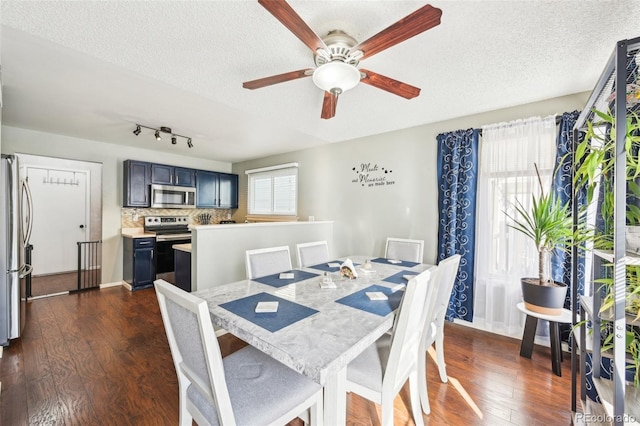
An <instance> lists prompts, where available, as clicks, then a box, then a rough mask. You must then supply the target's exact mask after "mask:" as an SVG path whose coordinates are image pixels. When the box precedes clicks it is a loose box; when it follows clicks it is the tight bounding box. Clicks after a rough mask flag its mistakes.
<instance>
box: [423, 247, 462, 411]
mask: <svg viewBox="0 0 640 426" xmlns="http://www.w3.org/2000/svg"><path fill="white" fill-rule="evenodd" d="M459 265H460V255H459V254H454V255H452V256H449V257H447V258H446V259H444V260H442V261H441V262H440V263H439V264H438V269H437V270H436V272H435V273H434V274H433V277H432V279H431V285H432V286H434V288H435V290H434V291H435V297H434V304H433V306H432V307H430V308H428V312H427V314H426V318H425V325H424V331H425V332H424V335H423V337H422V341H421V342H420V352H419V357H420V361H419V367H420V369H419V377H420V403H421V405H422V411H424V413H425V414H429V413H430V412H431V407H430V405H429V395H428V393H427V364H426V362H427V359H428V357H427V356H426V353H427V349H429V347H430V346H431V345H432V344H434V343H435V346H436V358H437V363H438V372H439V374H440V380H441V381H442V382H443V383H446V382H447V381H448V378H447V369H446V364H445V362H444V319H445V316H446V314H447V309H448V308H449V299H450V298H451V292H452V290H453V284H454V283H455V280H456V276H457V274H458V267H459Z"/></svg>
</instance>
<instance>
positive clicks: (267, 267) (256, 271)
mask: <svg viewBox="0 0 640 426" xmlns="http://www.w3.org/2000/svg"><path fill="white" fill-rule="evenodd" d="M246 269H247V279H253V278H260V277H264V276H266V275H273V274H277V273H278V272H284V271H290V270H291V254H290V252H289V246H282V247H270V248H265V249H256V250H247V251H246Z"/></svg>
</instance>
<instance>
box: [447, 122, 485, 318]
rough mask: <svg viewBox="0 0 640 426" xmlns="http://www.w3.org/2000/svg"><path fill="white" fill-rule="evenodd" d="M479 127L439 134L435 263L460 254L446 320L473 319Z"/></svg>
mask: <svg viewBox="0 0 640 426" xmlns="http://www.w3.org/2000/svg"><path fill="white" fill-rule="evenodd" d="M479 139H480V130H479V129H467V130H457V131H455V132H448V133H442V134H439V135H438V137H437V141H438V169H437V173H438V213H439V219H438V262H439V261H441V260H443V259H445V258H447V257H449V256H451V255H454V254H460V256H461V259H460V269H459V270H458V275H457V277H456V282H455V284H454V287H453V292H452V294H451V299H450V300H449V309H448V310H447V316H446V318H447V320H449V321H452V320H453V319H454V318H460V319H463V320H465V321H473V271H474V250H475V233H476V225H475V221H476V188H477V186H478V141H479Z"/></svg>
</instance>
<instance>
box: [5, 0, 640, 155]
mask: <svg viewBox="0 0 640 426" xmlns="http://www.w3.org/2000/svg"><path fill="white" fill-rule="evenodd" d="M289 3H290V4H291V6H292V7H293V8H294V9H295V10H296V12H297V13H298V14H299V15H300V16H301V17H302V18H303V19H304V20H305V21H306V22H307V23H308V24H309V26H310V27H311V28H312V29H313V30H314V31H315V32H316V33H317V34H319V35H320V36H323V35H325V34H326V33H327V32H328V31H330V30H334V29H341V30H343V31H345V32H347V33H349V34H350V35H352V36H353V37H355V38H356V39H357V40H359V41H362V40H364V39H367V38H369V37H371V36H372V35H374V34H376V33H378V32H379V31H381V30H382V29H384V28H386V27H387V26H389V25H390V24H392V23H394V22H396V21H398V20H399V19H401V18H403V17H404V16H406V15H408V14H409V13H411V12H413V11H414V10H416V9H418V8H419V7H421V6H423V5H424V4H426V2H424V1H300V0H290V1H289ZM430 4H432V5H433V6H435V7H438V8H440V9H442V21H441V24H440V25H439V26H437V27H435V28H433V29H431V30H429V31H426V32H424V33H422V34H419V35H417V36H415V37H413V38H411V39H409V40H407V41H405V42H403V43H401V44H399V45H396V46H394V47H392V48H390V49H387V50H385V51H384V52H381V53H379V54H377V55H375V56H373V57H371V58H367V59H365V60H363V61H362V62H361V66H362V67H365V68H367V69H370V70H372V71H375V72H377V73H380V74H383V75H385V76H388V77H392V78H394V79H396V80H400V81H403V82H405V83H408V84H411V85H413V86H417V87H420V88H421V89H422V92H421V94H420V96H419V97H417V98H415V99H412V100H406V99H403V98H401V97H398V96H394V95H392V94H389V93H387V92H385V91H382V90H379V89H376V88H373V87H371V86H368V85H365V84H359V85H358V86H356V87H355V88H354V89H352V90H350V91H348V92H345V93H344V94H343V95H342V96H340V99H339V101H338V106H337V113H336V117H335V118H333V119H331V120H322V119H321V118H320V111H321V105H322V96H323V92H322V91H321V90H320V89H318V88H316V87H315V86H314V84H313V82H312V80H311V79H310V78H304V79H300V80H295V81H290V82H287V83H282V84H277V85H274V86H270V87H266V88H262V89H257V90H253V91H251V90H246V89H243V88H242V82H243V81H248V80H254V79H257V78H261V77H266V76H270V75H273V74H280V73H284V72H287V71H293V70H299V69H303V68H307V67H313V57H312V54H311V52H310V51H309V49H308V48H307V47H306V46H305V45H304V44H303V43H301V42H300V41H299V40H298V39H297V38H296V37H295V36H294V35H293V34H292V33H290V32H289V31H288V30H287V29H286V28H285V27H284V26H283V25H282V24H281V23H280V22H278V21H277V20H276V19H275V18H274V17H273V16H272V15H271V14H269V13H268V12H267V11H266V10H265V9H264V8H263V7H261V6H260V5H259V4H258V3H257V1H254V0H248V1H238V0H235V1H141V2H137V1H97V2H93V1H92V2H85V1H72V2H63V1H42V2H38V1H7V0H3V1H2V2H1V13H2V15H1V22H2V28H1V30H2V32H1V45H0V46H1V59H2V80H3V86H4V87H3V97H4V105H3V111H2V122H3V124H6V125H9V126H16V127H24V128H30V129H36V130H42V131H46V132H52V133H59V134H64V135H69V136H75V137H80V138H86V139H94V140H99V141H105V142H110V143H115V144H126V145H130V146H138V147H141V148H147V149H156V150H162V151H167V152H176V153H179V154H183V155H191V156H196V157H206V158H211V159H215V160H220V161H230V162H236V161H242V160H246V159H251V158H256V157H261V156H265V155H270V154H274V153H281V152H286V151H292V150H296V149H302V148H306V147H311V146H316V145H319V144H324V143H333V142H339V141H343V140H349V139H353V138H357V137H362V136H367V135H372V134H378V133H384V132H388V131H392V130H397V129H402V128H407V127H413V126H418V125H422V124H427V123H432V122H437V121H442V120H445V119H450V118H454V117H460V116H465V115H469V114H474V113H480V112H484V111H489V110H495V109H499V108H505V107H509V106H514V105H520V104H524V103H529V102H533V101H538V100H542V99H547V98H551V97H556V96H562V95H566V94H571V93H576V92H581V91H585V90H590V89H591V88H592V87H593V85H594V84H595V82H596V79H597V78H598V77H599V75H600V72H601V71H602V68H603V66H604V64H605V62H606V60H607V59H608V57H609V55H610V54H611V52H612V50H613V48H614V45H615V42H616V41H618V40H621V39H627V38H634V37H638V36H640V27H639V26H638V22H640V3H639V2H638V1H635V0H630V1H582V0H579V1H516V0H513V1H434V2H431V3H430ZM135 123H140V124H143V125H147V126H151V127H160V126H169V127H172V128H173V131H174V132H176V133H179V134H183V135H187V136H191V137H192V138H193V142H194V145H195V147H194V148H193V149H188V148H187V147H186V144H184V143H180V144H179V145H177V146H172V145H171V144H170V143H167V141H162V142H156V141H155V140H154V139H153V138H152V137H151V134H149V133H142V134H141V135H140V136H138V137H136V136H134V135H133V134H132V130H133V129H134V125H135Z"/></svg>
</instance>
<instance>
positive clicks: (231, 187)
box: [122, 160, 238, 209]
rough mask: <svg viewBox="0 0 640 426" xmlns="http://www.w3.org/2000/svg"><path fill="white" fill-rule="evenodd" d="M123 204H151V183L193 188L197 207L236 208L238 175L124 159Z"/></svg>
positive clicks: (135, 205) (136, 205)
mask: <svg viewBox="0 0 640 426" xmlns="http://www.w3.org/2000/svg"><path fill="white" fill-rule="evenodd" d="M123 168H124V178H123V183H124V188H123V191H122V206H123V207H151V190H150V187H149V186H150V185H151V184H158V185H173V186H188V187H191V188H193V187H195V188H196V208H203V209H206V208H224V209H237V208H238V175H234V174H230V173H219V172H212V171H208V170H197V171H196V170H194V169H188V168H186V167H175V166H167V165H165V164H155V163H147V162H144V161H136V160H126V161H124V163H123Z"/></svg>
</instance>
